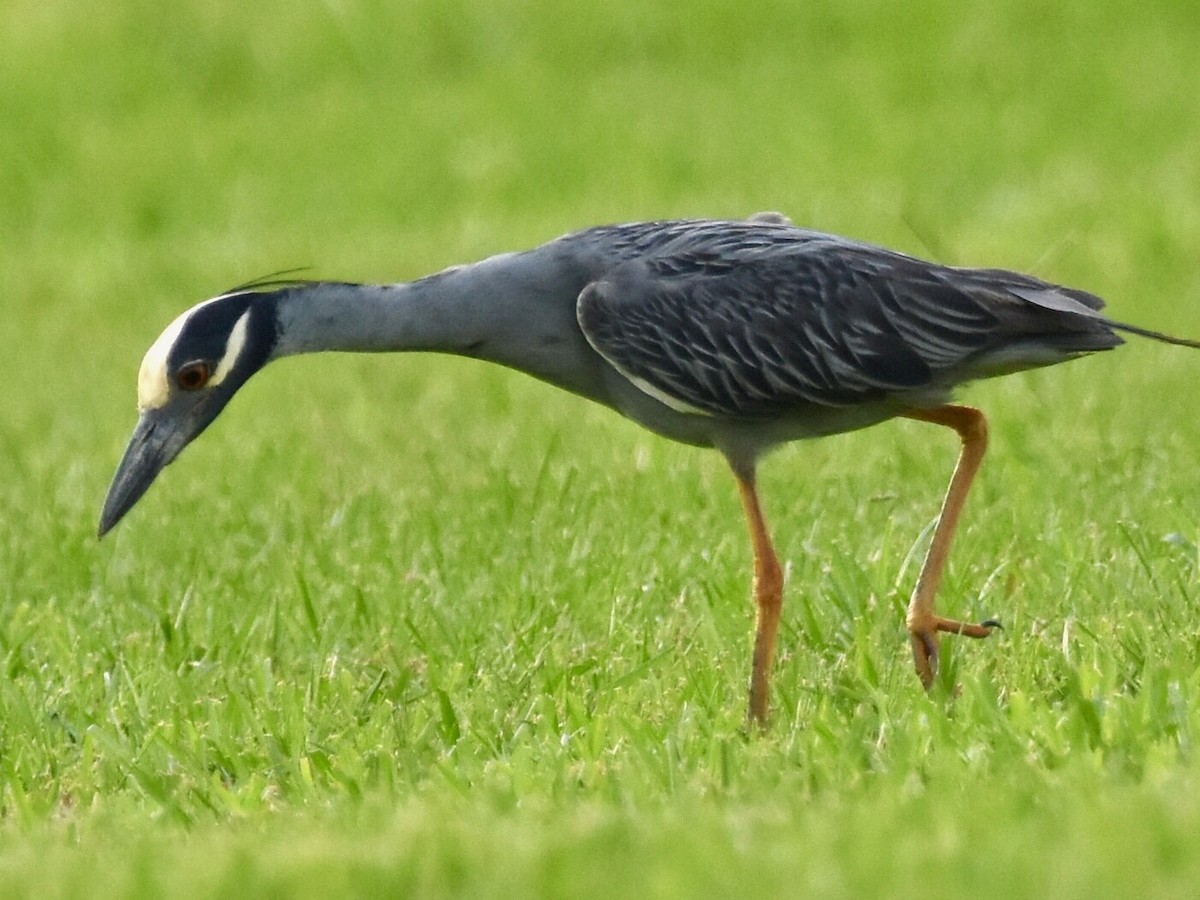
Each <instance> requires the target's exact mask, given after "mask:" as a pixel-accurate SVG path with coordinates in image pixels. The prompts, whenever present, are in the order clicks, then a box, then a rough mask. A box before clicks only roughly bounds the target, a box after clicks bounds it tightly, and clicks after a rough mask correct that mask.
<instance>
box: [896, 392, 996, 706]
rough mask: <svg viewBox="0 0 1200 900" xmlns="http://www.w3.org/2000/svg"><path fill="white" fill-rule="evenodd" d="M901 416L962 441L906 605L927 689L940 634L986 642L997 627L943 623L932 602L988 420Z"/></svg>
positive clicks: (960, 412) (972, 415)
mask: <svg viewBox="0 0 1200 900" xmlns="http://www.w3.org/2000/svg"><path fill="white" fill-rule="evenodd" d="M905 415H906V417H907V418H910V419H918V420H920V421H922V422H933V423H934V424H936V425H945V426H947V427H948V428H953V429H954V430H955V431H957V432H958V436H959V438H960V439H961V440H962V451H961V452H960V453H959V456H958V465H956V466H955V467H954V475H953V476H952V477H951V478H950V486H949V488H947V489H946V499H945V500H944V501H943V502H942V511H941V513H940V514H939V516H938V522H937V527H936V528H935V529H934V532H933V540H931V541H930V543H929V552H928V553H926V554H925V563H924V565H923V566H921V574H920V576H919V577H918V578H917V586H916V588H915V589H914V590H913V595H912V599H911V600H910V601H909V604H908V616H907V624H908V631H909V636H910V638H911V640H912V650H913V662H914V663H915V665H916V667H917V675H918V676H919V677H920V679H921V683H922V684H923V685H925V687H926V689H928V688H929V687H931V686H932V685H933V679H934V676H935V675H936V674H937V667H938V636H937V633H938V632H939V631H945V632H948V633H950V634H962V635H966V636H967V637H973V638H985V637H987V636H988V635H990V634H991V633H992V629H993V628H996V627H999V624H1000V623H999V622H996V621H994V620H991V619H989V620H988V621H986V622H983V623H981V624H979V625H973V624H970V623H966V622H956V621H954V620H953V619H943V618H942V617H941V616H939V615H937V614H936V613H935V612H934V600H935V598H936V597H937V592H938V587H939V586H940V585H941V583H942V570H943V569H944V568H945V566H946V556H947V555H948V554H949V552H950V544H951V542H952V541H953V540H954V531H955V529H956V528H957V527H958V517H959V515H960V514H961V513H962V508H963V504H964V503H966V500H967V492H968V491H970V489H971V482H972V480H974V478H975V473H976V472H978V471H979V464H980V463H981V462H983V454H984V453H985V452H986V450H987V420H986V419H984V417H983V413H981V412H980V411H979V410H977V409H972V408H971V407H969V406H939V407H937V408H935V409H918V410H912V411H910V412H908V413H906V414H905Z"/></svg>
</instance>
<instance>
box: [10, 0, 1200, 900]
mask: <svg viewBox="0 0 1200 900" xmlns="http://www.w3.org/2000/svg"><path fill="white" fill-rule="evenodd" d="M1131 16H1132V17H1131ZM1198 42H1200V14H1198V13H1196V12H1195V11H1193V10H1192V9H1191V8H1190V7H1188V6H1187V5H1186V4H1175V3H1169V2H1162V3H1151V4H1143V5H1142V6H1141V7H1139V10H1138V11H1137V12H1136V13H1133V14H1131V13H1130V11H1129V10H1128V9H1126V8H1125V6H1124V5H1121V4H1117V3H1108V2H1103V3H1101V2H1089V3H1067V4H1058V5H1055V6H1054V7H1053V8H1050V7H1047V6H1045V5H1044V4H1041V3H1034V2H1018V0H1012V2H1006V3H1001V4H992V5H991V6H988V7H987V8H986V9H985V8H979V9H977V10H974V11H972V12H969V13H968V12H964V11H963V9H962V8H961V7H960V6H959V5H956V4H951V3H948V2H928V3H922V4H919V5H912V4H909V5H903V6H901V5H892V4H883V3H872V2H865V0H863V2H856V3H845V2H837V3H834V2H829V3H826V2H817V3H811V4H806V5H804V7H803V8H802V9H796V8H795V6H794V5H793V4H791V3H783V2H778V3H766V4H761V5H759V6H757V7H755V8H754V9H753V10H750V9H749V8H748V7H746V6H745V5H744V4H735V3H731V2H717V0H709V2H702V3H698V4H693V5H692V6H690V7H689V11H688V13H687V15H683V14H682V13H681V12H680V11H679V10H673V9H671V8H670V7H668V6H661V5H650V4H636V3H612V2H609V3H605V4H575V5H573V6H572V7H571V8H570V12H569V14H566V13H564V12H563V11H562V10H561V9H559V8H558V7H555V8H550V7H547V6H543V5H540V4H535V3H530V2H519V0H502V2H498V3H494V4H468V3H456V2H441V3H439V2H433V0H429V2H414V3H409V4H389V3H382V2H379V3H373V2H365V0H364V2H357V3H341V4H334V3H329V4H324V5H303V4H284V3H264V4H258V5H256V6H255V7H254V8H253V11H250V10H249V9H242V8H240V7H238V8H235V7H234V6H233V5H217V4H211V3H199V2H195V3H192V2H181V3H178V4H175V5H174V6H173V7H172V8H171V9H170V11H169V14H168V13H165V12H164V9H163V7H162V6H161V4H151V3H147V2H141V0H122V2H119V3H116V4H112V5H111V8H110V9H106V10H105V12H104V14H103V15H95V16H85V15H83V14H82V13H81V12H80V11H79V10H78V9H75V8H74V7H71V6H70V5H68V4H47V3H44V2H36V3H35V2H32V0H12V2H10V3H8V4H7V5H5V6H4V8H3V11H0V117H2V119H3V121H4V122H5V123H6V127H5V139H4V140H3V141H0V295H2V296H3V297H4V301H3V303H4V305H3V310H4V324H3V327H0V358H2V359H3V360H4V363H5V373H6V379H5V390H4V391H3V393H2V394H0V398H2V399H0V508H3V509H4V511H5V514H4V516H3V517H2V519H0V673H2V677H0V897H8V896H12V897H22V896H38V897H74V896H87V897H117V896H135V897H141V896H157V895H161V894H170V895H173V896H181V897H209V896H224V895H228V894H230V893H232V892H239V893H243V894H247V895H260V896H297V897H305V896H314V897H315V896H321V897H326V896H338V895H343V896H349V895H361V894H365V893H368V892H369V893H372V894H383V893H391V894H401V895H404V894H413V895H420V896H441V895H454V894H461V895H468V896H480V897H488V896H531V895H545V896H580V897H589V896H611V895H621V894H628V895H650V896H662V897H669V896H686V895H706V896H734V895H738V896H743V895H745V894H747V893H750V892H757V893H761V894H764V895H803V894H817V895H823V896H839V895H840V896H856V897H857V896H871V895H887V896H890V897H909V896H914V897H915V896H962V895H964V894H968V893H970V894H971V895H974V896H981V897H988V896H998V897H999V896H1004V897H1009V896H1021V895H1024V896H1047V895H1053V896H1064V897H1069V896H1091V897H1096V896H1099V897H1104V896H1128V895H1130V894H1134V893H1136V894H1138V895H1145V896H1155V897H1172V896H1180V897H1182V896H1190V895H1191V894H1192V893H1193V890H1194V885H1195V884H1196V883H1197V879H1198V878H1200V863H1198V862H1197V857H1196V855H1195V853H1194V852H1193V842H1194V835H1195V833H1196V831H1197V829H1198V828H1200V800H1197V797H1200V768H1198V766H1197V760H1196V750H1195V746H1194V742H1195V740H1196V736H1197V733H1198V729H1200V713H1198V712H1197V710H1198V709H1200V668H1198V666H1197V662H1196V660H1197V659H1198V658H1200V652H1198V651H1200V616H1197V609H1198V607H1200V589H1198V580H1197V566H1198V565H1200V551H1198V549H1197V547H1198V545H1200V526H1198V523H1197V519H1196V515H1195V510H1196V509H1197V506H1198V502H1200V479H1198V478H1197V474H1196V469H1195V466H1194V460H1195V452H1194V448H1195V447H1196V446H1197V444H1198V443H1200V418H1198V417H1197V416H1196V414H1195V413H1196V408H1195V402H1194V400H1195V397H1194V393H1195V392H1194V391H1193V390H1192V389H1191V385H1192V384H1194V383H1195V377H1196V372H1197V365H1200V360H1198V359H1197V358H1196V357H1194V356H1193V355H1190V354H1188V353H1187V351H1184V350H1175V349H1163V348H1159V347H1153V346H1147V345H1146V344H1145V343H1138V342H1134V343H1133V344H1131V345H1130V346H1129V347H1127V348H1123V349H1121V350H1120V351H1118V352H1117V353H1114V354H1109V355H1105V356H1103V357H1097V358H1092V359H1088V360H1084V361H1080V362H1077V363H1072V364H1071V365H1070V366H1064V367H1061V368H1059V369H1055V370H1047V371H1041V372H1033V373H1026V374H1022V375H1018V376H1014V377H1012V378H1009V379H1005V380H1002V381H997V382H991V383H985V384H980V385H977V386H974V387H972V388H971V389H970V390H969V391H968V392H967V394H966V397H967V399H969V400H970V401H971V402H974V403H977V404H978V405H980V406H982V407H984V408H985V409H986V410H987V411H988V413H989V416H990V418H991V421H992V426H993V442H992V453H991V456H990V458H989V460H988V461H987V463H986V465H985V469H984V474H983V476H982V480H981V482H980V484H979V486H978V489H977V491H976V493H975V494H974V495H973V497H972V502H971V505H970V507H969V509H968V512H967V520H966V523H965V527H964V529H963V530H962V532H961V533H960V540H959V543H958V545H957V547H956V551H955V554H954V555H953V556H952V559H951V567H950V570H949V573H948V577H947V582H946V584H945V587H944V589H943V602H944V604H945V606H946V608H947V609H948V610H950V611H951V612H952V613H954V614H961V615H966V616H970V617H975V616H986V615H992V614H995V615H998V616H1000V617H1001V618H1002V619H1003V620H1004V622H1005V625H1006V630H1005V632H1004V634H1003V635H1002V636H999V637H998V638H997V639H994V640H992V641H989V642H987V643H984V644H971V645H966V644H961V643H954V642H951V644H950V646H949V649H948V659H947V664H946V666H945V672H944V678H943V684H941V685H940V686H939V688H938V690H936V691H935V692H934V693H933V695H932V696H930V697H926V696H925V695H924V694H922V693H921V692H920V691H919V689H918V688H917V686H916V682H915V679H914V677H913V675H912V673H911V669H910V662H909V659H908V651H907V646H906V640H905V636H904V633H903V627H902V608H903V605H904V602H905V600H906V598H907V593H908V591H909V590H910V588H911V584H912V581H913V579H914V577H915V574H916V573H915V565H916V560H917V559H919V551H920V547H921V545H920V541H921V540H922V535H923V533H924V531H925V529H926V527H927V525H928V524H929V522H930V520H931V519H932V517H933V516H934V515H935V513H936V508H937V503H938V500H939V497H940V492H941V491H942V489H943V487H944V483H945V481H946V479H947V477H948V474H949V469H950V466H951V465H952V459H953V455H954V445H953V439H952V437H951V436H949V435H945V434H939V433H937V432H936V431H931V430H930V429H928V428H923V427H922V426H920V425H917V424H915V423H898V424H890V425H885V426H882V427H880V428H876V429H872V430H871V431H869V432H865V433H861V434H854V435H847V436H841V437H837V438H832V439H829V440H827V441H822V442H817V443H812V444H808V445H804V446H798V447H794V448H789V449H786V450H784V451H781V452H780V453H778V454H777V456H776V457H774V458H773V459H772V460H771V461H770V462H769V463H768V464H767V466H766V467H765V468H764V471H763V476H762V477H763V486H764V493H765V495H766V498H767V503H768V513H769V515H770V517H771V519H772V521H773V523H774V527H775V531H776V533H777V536H778V542H779V548H780V552H781V555H782V556H783V557H784V559H785V560H786V561H787V564H788V567H789V585H790V588H789V591H788V596H787V605H786V606H785V625H784V633H783V640H782V658H781V659H780V661H779V666H778V671H777V676H776V684H775V697H774V699H775V710H776V715H775V721H774V723H773V726H772V728H771V731H770V733H769V734H767V735H766V736H763V737H759V738H755V739H752V740H748V739H747V738H746V737H745V735H744V734H743V732H742V720H741V717H742V704H743V691H744V681H745V675H746V668H747V664H748V631H749V627H750V618H751V611H750V609H749V602H748V599H747V595H748V585H747V573H748V568H749V562H748V549H747V547H746V540H745V537H744V534H743V527H742V524H741V522H740V520H739V512H738V508H737V501H736V496H735V494H734V490H733V486H732V483H731V480H730V479H729V477H728V475H727V473H726V472H725V471H724V467H723V464H722V463H721V461H720V460H719V458H717V457H716V456H715V455H714V454H706V453H702V452H698V451H694V450H690V449H687V448H682V447H676V446H673V445H668V444H666V443H664V442H662V441H660V440H658V439H656V438H654V437H652V436H650V435H648V434H645V433H643V432H641V431H639V430H638V429H637V428H635V427H634V426H632V425H631V424H629V423H626V422H624V421H622V420H620V419H619V418H617V417H616V416H615V415H613V414H611V413H609V412H608V411H605V410H602V409H599V408H592V407H589V406H587V405H585V404H584V403H583V402H582V401H579V400H576V399H574V398H571V397H568V396H560V395H559V394H557V393H555V392H554V391H552V390H551V389H549V388H547V387H545V386H543V385H540V384H537V383H535V382H532V381H529V380H527V379H524V378H523V377H522V376H519V375H516V374H514V373H510V372H506V371H503V370H499V369H495V368H490V367H488V366H485V365H483V364H478V363H473V362H467V361H462V360H447V359H439V358H433V357H427V356H425V357H420V356H413V357H407V358H400V357H396V358H388V359H378V358H375V359H371V358H347V357H341V358H333V357H331V358H310V359H304V360H289V361H287V362H283V363H280V364H278V365H277V366H274V367H272V368H271V369H269V370H268V371H266V372H264V373H262V374H261V375H260V376H258V377H257V378H256V379H255V383H254V384H253V385H251V386H250V388H248V389H247V390H246V391H244V392H243V395H242V396H241V397H239V399H238V400H237V401H236V402H235V403H234V404H233V405H232V406H231V408H230V409H229V410H228V411H227V412H226V413H225V414H224V415H223V416H222V421H221V422H220V423H219V424H218V425H217V426H215V427H214V428H213V430H212V431H211V432H210V433H209V434H206V435H205V437H204V438H203V439H202V440H201V441H200V442H198V443H197V444H196V445H195V446H194V447H192V448H190V449H189V450H188V452H187V454H186V455H185V456H184V458H183V460H182V461H181V462H180V463H179V464H178V465H176V466H173V467H172V468H171V469H170V470H169V471H168V472H167V473H165V474H164V476H163V478H162V479H161V480H160V483H159V484H158V485H157V486H156V487H155V488H154V489H153V490H152V491H151V493H150V494H149V495H148V496H147V497H146V498H145V500H144V501H143V502H142V503H141V504H140V505H139V506H138V508H137V510H136V511H135V512H134V513H133V514H132V515H131V517H130V519H129V521H127V522H125V523H123V524H122V526H121V527H120V528H119V529H118V530H117V532H115V533H114V535H113V536H112V537H111V538H110V539H106V540H105V541H104V542H103V543H101V544H98V543H97V542H96V540H95V537H94V528H95V520H96V516H97V513H98V509H99V505H100V502H101V500H102V497H103V494H104V490H105V487H106V485H107V480H108V478H109V477H110V475H111V471H112V468H113V467H114V466H115V463H116V461H117V459H118V457H119V454H120V451H121V448H122V445H123V441H124V439H125V437H126V436H127V431H128V429H129V428H130V427H131V426H132V424H133V418H134V416H133V410H132V406H133V394H134V391H133V387H134V385H133V381H134V378H133V376H134V373H135V371H136V364H137V361H138V359H139V358H140V354H141V353H142V352H143V351H144V349H145V347H146V346H148V344H149V343H150V341H151V340H152V339H153V338H154V337H155V336H156V335H157V333H158V331H159V330H160V329H161V327H162V326H163V325H164V324H165V323H166V322H167V321H169V320H170V319H171V318H172V317H173V316H174V315H175V314H176V313H177V312H178V311H179V310H180V309H181V308H183V307H184V306H186V305H188V304H190V303H192V302H194V301H196V300H198V299H200V298H203V297H205V296H209V295H212V294H214V293H216V292H217V291H219V290H221V289H223V288H225V287H227V286H228V285H230V284H234V283H238V282H241V281H244V280H246V279H247V278H249V277H253V276H255V275H258V274H261V273H265V272H270V271H275V270H278V269H282V268H287V267H291V266H296V265H312V266H314V267H316V268H315V272H316V274H319V275H327V276H330V277H346V278H355V279H361V280H368V279H385V280H391V279H399V278H406V277H413V276H416V275H419V274H423V273H425V272H427V271H430V270H433V269H436V268H439V267H441V266H444V265H447V264H449V263H452V262H458V261H462V260H466V259H471V258H476V257H480V256H483V255H486V254H488V253H492V252H498V251H501V250H506V249H513V248H516V247H521V246H527V245H530V244H533V243H536V242H538V241H540V240H544V239H547V238H550V237H553V236H555V235H556V234H559V233H561V232H563V231H566V230H568V229H571V228H574V227H578V226H582V225H585V224H590V223H594V222H600V221H611V220H627V219H637V218H645V217H657V216H675V215H744V214H746V213H749V212H752V211H754V210H756V209H782V210H785V211H787V212H788V213H789V214H790V215H792V216H793V217H794V218H795V219H796V220H797V221H800V222H803V223H805V224H809V225H813V226H816V227H820V228H825V229H828V230H833V231H839V232H843V233H848V234H852V235H855V236H858V237H862V238H866V239H870V240H873V241H877V242H880V243H885V244H890V245H893V246H897V247H900V248H903V249H906V250H910V251H912V252H916V253H920V254H923V255H931V256H936V257H937V258H939V259H942V260H944V261H947V262H952V263H964V264H965V263H978V264H994V265H1007V266H1012V267H1017V268H1023V269H1027V270H1031V271H1034V272H1036V273H1038V274H1041V275H1044V276H1046V277H1050V278H1054V279H1058V280H1062V281H1065V282H1069V283H1074V284H1079V285H1080V286H1084V287H1088V288H1090V289H1092V290H1095V291H1096V292H1098V293H1100V294H1102V295H1104V296H1107V297H1109V298H1110V300H1111V302H1112V305H1113V310H1114V314H1115V315H1116V317H1118V318H1121V319H1127V320H1131V321H1136V322H1139V323H1142V324H1145V325H1148V326H1150V327H1161V328H1164V329H1168V330H1174V331H1178V332H1180V333H1186V334H1190V335H1193V336H1194V335H1196V334H1200V281H1198V280H1197V276H1196V274H1195V266H1194V261H1195V247H1196V246H1197V245H1200V212H1198V209H1200V207H1197V206H1196V204H1195V202H1194V201H1195V198H1196V197H1197V196H1200V151H1198V150H1197V149H1196V148H1198V147H1200V133H1198V128H1200V126H1198V124H1197V123H1200V100H1198V99H1197V95H1196V92H1195V91H1194V90H1193V87H1194V85H1193V79H1194V71H1193V69H1194V67H1193V65H1192V63H1193V58H1194V49H1195V47H1196V46H1197V43H1198ZM954 685H960V686H961V692H960V693H959V694H958V696H957V697H953V696H952V695H953V690H952V688H953V686H954Z"/></svg>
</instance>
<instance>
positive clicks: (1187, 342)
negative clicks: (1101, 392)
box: [1104, 319, 1200, 350]
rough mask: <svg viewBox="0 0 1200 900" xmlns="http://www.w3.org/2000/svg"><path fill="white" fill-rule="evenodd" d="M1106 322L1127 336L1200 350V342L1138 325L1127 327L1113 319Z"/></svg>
mask: <svg viewBox="0 0 1200 900" xmlns="http://www.w3.org/2000/svg"><path fill="white" fill-rule="evenodd" d="M1104 321H1105V322H1106V323H1107V324H1108V326H1109V327H1110V328H1115V329H1116V330H1117V331H1124V332H1125V333H1126V334H1136V335H1139V336H1140V337H1144V338H1150V340H1152V341H1161V342H1162V343H1164V344H1174V345H1175V346H1177V347H1193V348H1195V349H1197V350H1200V341H1194V340H1191V339H1190V338H1181V337H1175V335H1173V334H1163V333H1162V332H1161V331H1151V330H1150V329H1149V328H1141V327H1139V326H1137V325H1126V324H1125V323H1124V322H1114V321H1112V320H1111V319H1105V320H1104Z"/></svg>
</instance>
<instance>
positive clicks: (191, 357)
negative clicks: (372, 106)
mask: <svg viewBox="0 0 1200 900" xmlns="http://www.w3.org/2000/svg"><path fill="white" fill-rule="evenodd" d="M275 306H276V297H275V296H274V295H273V294H271V293H258V292H255V291H244V292H241V293H236V294H229V295H226V296H223V297H218V298H217V299H215V300H212V301H210V302H209V303H206V304H204V305H203V306H201V307H199V308H198V309H197V310H196V311H195V312H194V313H192V315H191V316H190V317H188V320H187V322H186V323H185V324H184V326H183V330H182V331H181V332H180V334H179V337H178V338H176V340H175V344H174V346H173V347H172V348H171V352H170V354H169V355H168V357H167V371H168V372H176V371H178V370H179V368H180V367H181V366H183V365H186V364H187V363H190V362H195V361H197V360H204V361H206V362H209V363H212V364H214V365H215V364H216V363H218V362H219V361H220V360H221V359H223V358H224V356H225V351H226V348H227V347H228V346H229V336H230V334H231V333H232V332H233V329H234V326H235V325H237V322H238V320H239V319H241V317H242V316H243V315H245V314H246V312H247V311H249V313H250V318H249V320H248V321H247V322H246V343H245V345H244V346H243V348H242V352H241V354H240V358H239V359H238V360H237V368H238V369H243V368H248V371H246V372H245V375H246V376H249V374H250V373H251V372H253V371H254V370H256V369H258V368H259V367H261V366H262V365H263V364H264V363H265V362H266V361H267V358H268V357H269V356H270V354H271V349H272V348H273V347H274V345H275V340H276V336H277V335H276V329H275V324H274V320H275Z"/></svg>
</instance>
